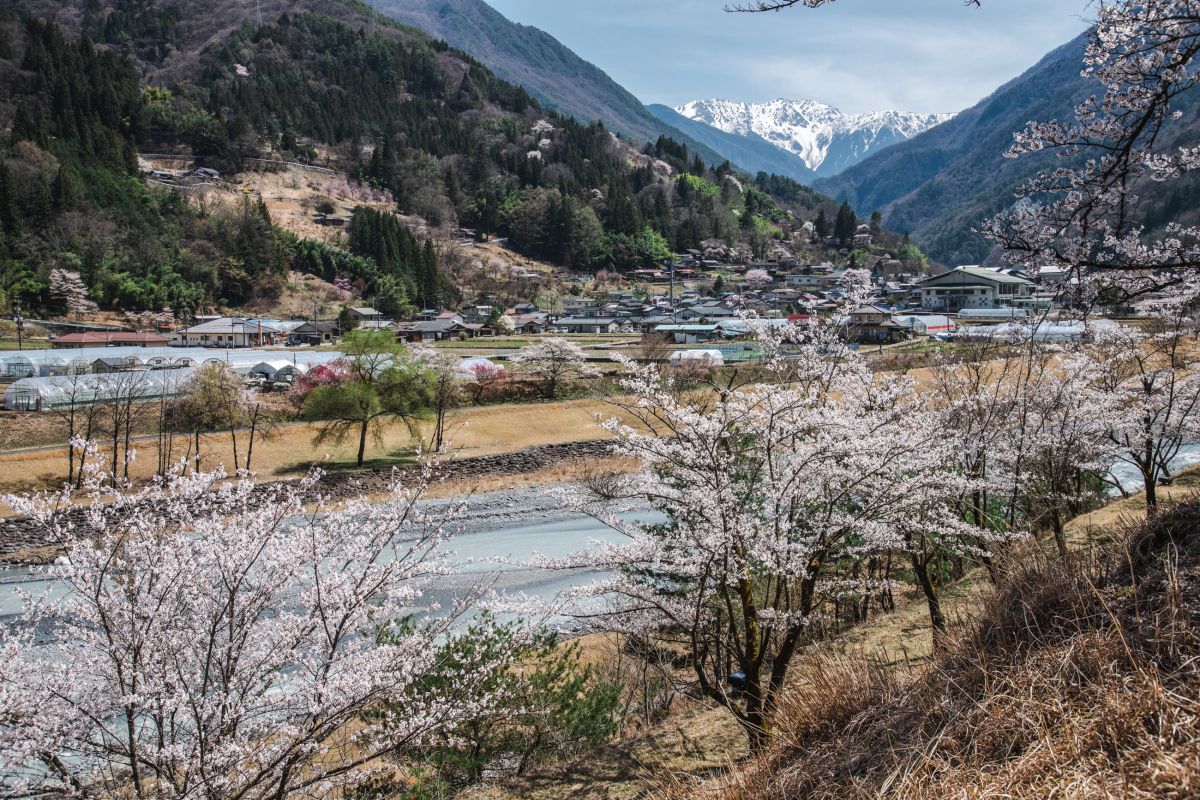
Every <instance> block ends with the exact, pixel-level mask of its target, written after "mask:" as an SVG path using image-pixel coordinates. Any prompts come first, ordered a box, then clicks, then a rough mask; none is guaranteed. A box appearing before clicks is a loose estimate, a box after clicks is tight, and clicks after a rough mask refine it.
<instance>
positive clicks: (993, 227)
mask: <svg viewBox="0 0 1200 800" xmlns="http://www.w3.org/2000/svg"><path fill="white" fill-rule="evenodd" d="M1097 13H1098V18H1097V20H1096V24H1095V26H1094V28H1093V29H1092V32H1091V38H1090V41H1089V43H1088V46H1087V49H1086V52H1085V56H1084V71H1083V74H1084V75H1085V76H1090V77H1093V78H1095V79H1096V80H1097V81H1098V82H1099V83H1100V84H1101V85H1102V86H1103V88H1104V92H1103V94H1102V95H1101V96H1099V97H1095V96H1093V97H1089V98H1088V99H1087V100H1085V101H1084V102H1082V103H1081V104H1080V105H1079V106H1078V107H1077V108H1076V110H1075V117H1076V118H1075V121H1074V122H1071V123H1064V122H1059V121H1050V122H1036V123H1032V124H1030V125H1029V127H1028V128H1026V129H1025V130H1024V131H1023V132H1021V133H1018V134H1017V135H1016V139H1015V141H1014V143H1013V145H1012V147H1011V148H1010V150H1009V152H1008V155H1009V156H1010V157H1013V158H1016V157H1019V156H1023V155H1027V154H1030V153H1037V152H1040V151H1043V150H1053V151H1056V152H1057V153H1058V155H1059V156H1060V160H1059V161H1058V163H1057V164H1056V165H1055V166H1054V167H1053V168H1051V169H1047V170H1044V171H1042V172H1040V173H1038V174H1037V175H1036V176H1035V177H1034V178H1033V179H1032V180H1030V181H1029V183H1028V184H1026V185H1025V186H1024V187H1022V188H1021V190H1020V191H1019V192H1018V196H1019V197H1021V198H1023V202H1021V203H1019V204H1018V205H1017V206H1016V207H1015V208H1014V209H1013V210H1012V211H1010V212H1007V213H1005V214H1002V215H1001V216H999V217H997V218H996V219H995V220H993V221H992V222H991V223H989V224H988V225H986V226H985V227H984V229H983V232H984V233H986V234H987V235H988V236H990V237H992V238H993V239H995V240H996V241H997V242H998V243H999V244H1000V245H1001V246H1002V247H1003V248H1004V249H1005V251H1006V253H1007V255H1008V257H1009V259H1010V260H1012V261H1014V262H1016V263H1020V264H1022V265H1023V266H1025V267H1026V268H1028V269H1029V270H1031V271H1032V272H1033V273H1035V274H1036V272H1037V270H1039V269H1040V268H1041V267H1042V266H1043V265H1054V266H1057V267H1060V268H1062V269H1063V270H1064V271H1065V272H1066V273H1067V274H1068V277H1077V278H1080V279H1081V280H1080V281H1079V282H1078V283H1076V284H1074V285H1075V289H1074V293H1075V296H1074V297H1073V298H1072V299H1074V300H1075V301H1077V302H1079V303H1080V304H1082V305H1083V306H1084V307H1088V306H1090V305H1091V304H1092V303H1094V302H1096V301H1097V300H1109V301H1111V300H1124V299H1128V298H1131V297H1136V296H1139V295H1142V294H1146V293H1149V292H1155V291H1160V290H1163V289H1169V290H1171V293H1172V294H1173V295H1175V296H1176V297H1179V298H1182V299H1183V300H1184V301H1185V302H1187V301H1190V300H1192V299H1195V298H1196V297H1197V296H1200V230H1198V229H1197V228H1196V227H1194V226H1185V225H1181V224H1178V223H1175V222H1172V223H1169V224H1168V225H1166V227H1165V229H1164V230H1162V231H1161V232H1155V233H1154V235H1148V233H1147V232H1146V231H1145V230H1144V229H1143V226H1142V224H1141V221H1140V219H1139V215H1138V213H1137V212H1138V192H1139V191H1146V190H1149V189H1150V188H1151V187H1152V186H1153V184H1154V183H1155V182H1159V183H1164V182H1169V181H1178V180H1180V179H1182V178H1184V177H1186V176H1188V175H1189V174H1191V173H1193V172H1195V171H1196V170H1197V169H1200V148H1195V147H1191V146H1188V145H1183V146H1178V147H1175V148H1173V149H1169V148H1168V146H1167V141H1166V139H1167V134H1168V132H1169V129H1170V128H1169V126H1170V124H1171V122H1172V121H1173V120H1175V119H1178V118H1179V116H1180V113H1181V112H1179V111H1178V110H1176V108H1175V106H1176V105H1177V102H1176V101H1177V98H1178V97H1179V96H1180V95H1181V94H1183V93H1185V92H1188V91H1190V90H1192V89H1193V88H1194V87H1195V85H1196V82H1197V80H1200V75H1198V74H1197V69H1196V56H1197V54H1198V53H1200V3H1198V2H1196V0H1123V2H1115V3H1102V4H1098V12H1097ZM1064 285H1067V286H1070V285H1071V284H1070V283H1067V284H1064Z"/></svg>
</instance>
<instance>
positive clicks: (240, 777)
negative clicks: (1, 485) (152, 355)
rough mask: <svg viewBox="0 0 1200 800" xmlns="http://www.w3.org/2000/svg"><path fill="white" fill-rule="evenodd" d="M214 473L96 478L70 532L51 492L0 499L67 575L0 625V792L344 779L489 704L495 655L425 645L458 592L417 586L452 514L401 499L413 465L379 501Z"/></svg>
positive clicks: (430, 572) (438, 552) (462, 605)
mask: <svg viewBox="0 0 1200 800" xmlns="http://www.w3.org/2000/svg"><path fill="white" fill-rule="evenodd" d="M222 477H223V476H222V475H221V474H219V473H218V474H206V475H205V474H194V473H193V474H188V475H184V474H182V472H180V473H176V474H175V475H174V476H172V477H171V478H170V479H168V480H165V481H159V482H156V483H153V484H151V485H150V486H148V487H146V488H144V489H141V490H139V491H136V492H131V493H124V492H121V491H117V490H110V491H106V490H104V489H103V488H102V486H103V480H102V478H100V477H97V478H96V479H94V480H92V481H91V482H90V487H91V491H92V495H91V503H90V504H89V505H87V506H86V509H85V520H86V527H87V528H88V529H90V531H89V533H90V534H91V535H88V536H81V535H80V534H81V532H82V531H81V530H80V529H78V528H76V527H75V526H74V525H73V524H72V523H71V522H70V519H71V518H70V517H67V516H64V515H61V514H56V513H53V512H54V509H55V506H56V504H61V503H63V502H65V501H66V499H67V496H66V495H65V494H59V495H51V496H42V497H37V498H29V497H21V498H16V497H9V498H6V499H7V502H9V503H10V504H12V506H13V507H14V508H15V509H16V510H17V511H18V512H20V513H26V514H31V515H33V516H34V518H35V519H38V520H41V521H42V522H44V523H45V525H46V529H45V532H46V537H47V541H48V542H61V543H62V544H63V545H64V546H65V548H66V554H65V556H64V557H63V558H61V559H59V561H58V562H57V563H56V564H55V565H53V566H50V567H46V568H45V573H46V576H47V578H49V579H51V580H53V581H57V582H59V584H60V585H62V586H63V587H64V588H65V589H66V591H65V592H54V593H47V594H44V595H41V596H30V597H27V598H26V604H25V611H24V614H23V616H22V617H21V619H20V622H19V624H16V625H13V626H11V627H9V628H6V629H5V630H4V631H3V632H2V633H0V654H2V657H0V723H2V724H0V796H2V797H9V798H17V797H31V796H45V795H63V796H65V795H72V796H82V797H113V796H118V795H121V796H128V797H133V798H138V799H139V800H141V799H142V798H191V797H195V798H207V799H210V800H268V798H270V799H271V800H280V799H282V798H288V797H300V796H303V797H329V796H335V795H336V796H340V795H342V794H344V793H346V792H349V791H351V790H353V788H354V787H355V786H358V785H361V784H364V783H366V782H369V781H371V780H372V779H375V778H378V777H379V776H380V775H381V774H383V775H388V774H392V773H394V771H395V769H396V767H395V766H394V765H390V764H389V762H388V761H387V756H388V754H389V753H393V752H395V751H396V750H397V748H402V747H418V746H420V745H421V744H422V743H423V742H426V741H428V740H430V739H431V737H432V736H433V735H434V734H436V733H437V732H439V731H441V730H444V729H447V728H453V727H455V726H457V725H461V724H463V723H464V722H465V721H467V720H469V719H471V718H473V717H474V716H476V715H479V714H482V713H486V712H487V711H488V710H489V708H490V706H491V703H492V702H493V699H494V698H492V697H490V696H489V695H488V693H487V692H486V691H480V690H479V687H480V685H481V684H480V683H479V682H480V681H481V680H482V679H484V678H486V676H488V675H491V674H494V673H495V670H496V669H498V668H500V667H502V665H503V664H504V663H506V662H505V659H506V658H507V657H508V654H506V653H505V652H503V650H500V651H494V652H491V653H490V655H489V658H487V659H480V660H478V661H477V662H472V663H464V662H458V663H456V664H455V665H454V669H453V670H450V669H444V668H443V667H445V666H446V665H442V664H439V663H438V661H437V659H438V657H439V656H438V655H437V654H438V653H440V652H444V649H443V648H441V647H439V642H440V641H442V640H443V639H444V637H445V635H446V634H447V632H448V631H449V630H450V628H451V626H452V625H453V624H454V621H455V620H456V619H457V618H458V617H459V616H460V614H461V613H462V612H463V611H464V610H465V609H466V608H467V606H468V605H469V604H470V603H471V602H472V598H473V594H474V593H468V596H467V597H464V598H463V599H462V600H461V601H460V602H456V603H455V604H454V605H453V607H450V608H446V609H441V610H440V611H439V610H438V609H436V607H431V606H429V604H428V603H427V602H425V601H424V600H423V599H422V596H423V592H424V590H425V588H426V587H427V586H428V585H429V584H430V582H431V581H435V580H438V579H439V578H441V577H442V576H444V575H445V574H446V573H447V572H448V570H449V569H450V565H449V564H448V562H447V556H446V554H445V553H444V552H443V550H442V545H443V542H444V541H445V540H446V539H447V538H448V537H449V536H451V535H452V534H453V532H454V528H453V526H452V525H451V520H453V519H454V517H455V515H456V514H457V513H458V512H459V506H458V505H457V504H454V503H451V504H449V505H448V506H445V507H442V506H441V505H438V506H437V507H426V506H423V505H422V504H419V503H418V502H417V498H418V497H419V496H420V493H421V491H422V490H423V489H424V487H425V485H426V484H427V483H428V481H429V473H428V472H426V473H425V474H424V475H423V476H421V477H420V478H418V479H416V480H414V481H413V482H412V483H411V484H409V485H402V484H396V485H395V486H393V487H392V494H391V497H390V498H389V501H388V502H385V503H371V504H368V503H366V502H359V501H355V502H352V503H350V504H349V506H347V507H345V508H336V509H335V508H332V507H329V506H326V505H325V504H324V502H322V501H318V502H317V503H316V504H315V507H310V508H308V509H307V510H306V507H305V504H304V500H305V499H309V500H311V498H306V495H308V494H309V493H310V492H311V491H312V490H313V489H314V488H315V486H316V481H317V477H318V476H316V475H312V476H309V477H308V478H307V479H306V480H304V481H302V482H301V483H300V485H299V486H292V487H290V488H286V489H285V488H277V489H271V490H264V489H263V488H262V487H254V486H253V485H252V484H251V483H250V482H249V481H248V480H240V481H237V482H235V483H232V484H231V483H228V482H223V481H222V480H221V479H222ZM414 614H419V616H413V615H414ZM401 620H406V621H404V622H403V623H400V622H399V621H401ZM393 621H396V624H393ZM515 641H516V640H514V642H515ZM430 675H437V676H438V680H436V681H431V680H429V676H430ZM418 689H419V690H418Z"/></svg>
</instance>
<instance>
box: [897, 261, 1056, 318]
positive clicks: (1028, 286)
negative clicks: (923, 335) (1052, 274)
mask: <svg viewBox="0 0 1200 800" xmlns="http://www.w3.org/2000/svg"><path fill="white" fill-rule="evenodd" d="M918 286H919V288H920V291H921V307H922V308H923V309H925V310H926V311H940V312H943V313H947V314H953V313H956V312H958V311H961V310H962V309H964V308H1007V307H1009V306H1012V305H1013V304H1014V303H1016V302H1017V301H1019V300H1020V299H1021V298H1027V297H1029V296H1030V295H1032V294H1033V282H1032V281H1028V280H1026V279H1025V278H1022V277H1019V276H1017V275H1009V274H1006V273H1002V272H996V271H994V270H990V269H986V268H984V267H957V268H956V269H953V270H951V271H949V272H944V273H942V274H941V275H934V276H933V277H931V278H926V279H925V280H923V281H921V282H920V284H918Z"/></svg>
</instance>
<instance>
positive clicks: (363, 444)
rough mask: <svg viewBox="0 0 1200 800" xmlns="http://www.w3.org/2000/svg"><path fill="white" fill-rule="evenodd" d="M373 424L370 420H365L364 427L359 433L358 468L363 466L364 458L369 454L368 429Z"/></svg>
mask: <svg viewBox="0 0 1200 800" xmlns="http://www.w3.org/2000/svg"><path fill="white" fill-rule="evenodd" d="M370 424H371V423H370V422H369V421H368V420H365V419H364V420H363V423H362V427H361V428H360V429H359V432H358V466H360V467H361V466H362V465H363V457H364V456H365V455H366V453H367V427H368V426H369V425H370Z"/></svg>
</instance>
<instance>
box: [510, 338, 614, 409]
mask: <svg viewBox="0 0 1200 800" xmlns="http://www.w3.org/2000/svg"><path fill="white" fill-rule="evenodd" d="M512 360H513V363H516V364H519V365H521V367H522V368H524V369H525V370H526V371H527V372H529V374H531V375H533V376H534V377H536V378H538V379H539V380H540V381H541V382H542V391H543V392H544V393H545V396H546V397H547V398H549V399H551V400H553V399H554V398H555V397H557V396H558V390H559V388H560V387H561V386H562V384H563V383H565V382H566V381H569V380H574V379H576V378H594V377H596V376H598V375H599V374H600V370H598V369H596V368H595V367H593V366H591V365H589V364H588V363H587V358H586V357H585V356H584V354H583V349H582V348H581V347H580V346H579V345H577V344H575V343H574V342H572V341H568V340H567V339H561V338H558V337H549V338H546V339H542V340H541V341H538V342H535V343H533V344H531V345H529V346H527V347H525V348H524V349H523V350H521V352H519V353H517V354H516V355H515V356H513V357H512Z"/></svg>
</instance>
